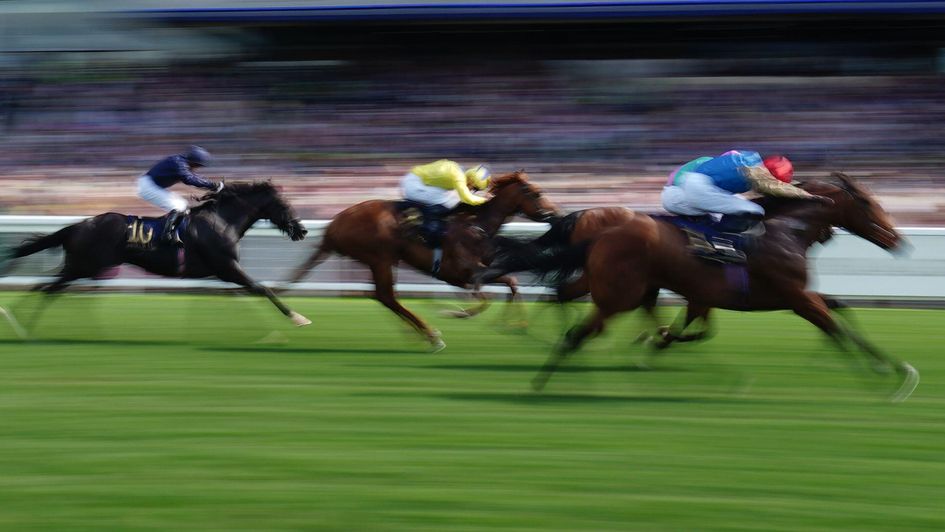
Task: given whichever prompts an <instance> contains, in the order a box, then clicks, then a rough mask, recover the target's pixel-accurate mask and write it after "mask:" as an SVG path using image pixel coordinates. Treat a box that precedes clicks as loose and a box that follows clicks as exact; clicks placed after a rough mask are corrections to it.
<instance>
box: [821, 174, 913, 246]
mask: <svg viewBox="0 0 945 532" xmlns="http://www.w3.org/2000/svg"><path fill="white" fill-rule="evenodd" d="M830 175H831V177H833V178H835V179H837V181H838V183H837V184H832V183H823V182H811V183H809V184H808V186H805V187H804V188H805V190H807V191H808V192H810V193H812V194H819V195H821V196H827V197H829V198H830V199H832V200H833V201H834V205H833V206H832V207H828V208H829V209H831V210H832V211H833V212H834V225H837V226H839V227H842V228H844V229H846V230H847V231H850V232H851V233H853V234H855V235H857V236H859V237H862V238H864V239H866V240H868V241H870V242H872V243H874V244H876V245H877V246H879V247H881V248H883V249H885V250H888V251H894V250H896V249H897V248H899V246H900V245H901V244H902V243H903V242H904V239H903V237H902V235H900V234H899V232H898V231H896V228H895V226H893V222H892V218H891V217H890V216H889V214H888V213H887V212H886V211H885V210H883V208H882V207H881V206H880V205H879V202H877V201H876V198H875V197H874V196H873V194H872V193H871V192H870V191H869V190H867V189H866V187H864V186H863V185H861V184H859V183H857V182H856V180H854V179H853V178H852V177H850V176H848V175H846V174H844V173H841V172H834V173H832V174H830Z"/></svg>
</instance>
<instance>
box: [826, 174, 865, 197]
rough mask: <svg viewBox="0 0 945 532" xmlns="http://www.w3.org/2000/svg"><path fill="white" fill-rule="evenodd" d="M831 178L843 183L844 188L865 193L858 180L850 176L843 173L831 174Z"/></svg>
mask: <svg viewBox="0 0 945 532" xmlns="http://www.w3.org/2000/svg"><path fill="white" fill-rule="evenodd" d="M830 176H831V177H834V178H836V179H839V180H840V182H841V183H843V186H845V187H846V188H848V189H850V190H853V191H856V192H865V191H864V189H863V187H862V186H861V185H860V183H859V182H858V181H857V180H856V179H853V178H852V177H850V176H848V175H847V174H845V173H843V172H833V173H831V174H830Z"/></svg>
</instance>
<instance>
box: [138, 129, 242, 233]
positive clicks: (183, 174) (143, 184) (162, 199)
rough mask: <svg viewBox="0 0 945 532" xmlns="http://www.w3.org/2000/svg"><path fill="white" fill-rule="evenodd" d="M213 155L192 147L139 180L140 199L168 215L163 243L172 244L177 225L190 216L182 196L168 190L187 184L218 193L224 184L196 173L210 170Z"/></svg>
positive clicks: (169, 158)
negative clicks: (199, 170) (186, 214)
mask: <svg viewBox="0 0 945 532" xmlns="http://www.w3.org/2000/svg"><path fill="white" fill-rule="evenodd" d="M211 160H212V159H211V157H210V153H209V152H208V151H207V150H205V149H203V148H201V147H200V146H191V147H190V148H188V149H187V151H186V152H184V153H181V154H177V155H171V156H170V157H165V158H164V159H161V160H160V161H158V163H157V164H155V165H154V166H152V167H151V169H150V170H148V171H147V173H145V174H144V175H142V176H141V177H139V178H138V196H139V197H140V198H141V199H143V200H145V201H147V202H148V203H151V204H152V205H156V206H158V207H160V208H162V209H164V210H166V211H170V212H168V216H167V222H166V223H165V225H164V234H163V235H162V239H163V240H166V241H167V240H171V238H172V235H173V233H174V229H175V228H176V226H177V222H178V221H180V218H181V216H183V214H184V213H185V212H187V200H185V199H184V198H183V197H181V195H180V194H177V193H174V192H171V191H170V190H167V189H168V188H169V187H171V186H173V185H175V184H177V183H184V184H187V185H190V186H192V187H198V188H205V189H207V190H216V191H219V190H220V189H222V188H223V183H222V182H220V183H215V182H213V181H210V180H208V179H204V178H203V177H200V176H199V175H197V174H196V173H194V170H195V169H197V168H200V167H202V166H207V165H209V164H210V162H211Z"/></svg>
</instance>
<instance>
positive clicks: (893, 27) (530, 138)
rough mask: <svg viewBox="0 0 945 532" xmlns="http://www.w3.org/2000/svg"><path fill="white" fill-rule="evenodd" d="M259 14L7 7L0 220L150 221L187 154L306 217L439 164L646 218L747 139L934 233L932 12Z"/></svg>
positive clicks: (430, 9) (546, 6)
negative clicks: (423, 165) (683, 175)
mask: <svg viewBox="0 0 945 532" xmlns="http://www.w3.org/2000/svg"><path fill="white" fill-rule="evenodd" d="M258 5H259V2H242V1H236V0H230V1H207V2H203V3H201V4H200V5H199V6H194V5H193V3H192V2H186V3H185V2H170V1H165V2H147V1H139V2H131V3H128V2H108V1H97V2H74V3H69V2H43V1H35V2H6V3H2V4H0V14H2V15H3V16H2V17H0V18H2V20H3V22H0V24H2V25H3V28H2V29H3V33H2V35H3V37H2V38H0V132H2V136H0V166H2V168H3V181H2V183H3V185H4V186H3V187H2V188H0V211H2V212H4V213H7V214H93V213H98V212H102V211H107V210H119V211H126V212H135V213H150V212H152V211H151V208H150V207H148V206H146V205H145V204H144V203H143V202H141V201H140V200H138V199H136V197H135V189H134V178H135V177H136V176H137V175H139V174H140V173H141V172H143V171H144V170H146V169H147V168H148V167H149V166H150V165H151V164H152V163H154V162H155V161H156V160H157V159H159V158H160V157H162V156H164V155H167V154H169V153H173V152H175V151H177V150H180V149H181V148H182V147H183V146H186V145H188V144H190V143H201V144H203V145H204V146H206V147H207V148H209V149H210V150H211V151H212V152H214V154H215V155H216V156H217V161H218V164H217V165H216V166H214V167H213V168H211V169H209V172H208V174H209V175H211V176H214V177H216V176H225V177H226V178H227V179H252V178H272V179H274V180H275V181H277V182H278V183H279V184H281V185H283V186H284V187H285V189H286V191H287V193H288V194H289V195H290V197H291V198H292V199H293V202H294V204H295V205H296V206H297V207H298V208H299V210H300V211H301V214H302V215H303V216H304V217H306V218H328V217H331V216H332V215H333V214H335V213H336V212H338V211H339V210H340V209H342V208H344V207H346V206H348V205H351V204H352V203H355V202H357V201H360V200H363V199H367V198H374V197H384V198H390V197H395V196H396V195H397V194H398V192H397V189H396V186H397V182H398V178H399V176H400V175H401V174H402V173H404V172H405V171H406V170H407V169H408V168H409V167H410V166H411V165H412V164H415V163H417V162H422V161H425V160H427V159H431V158H438V157H450V158H454V159H457V160H460V161H462V162H476V161H488V162H490V163H491V164H492V165H493V167H494V168H495V169H496V170H497V171H500V172H501V171H505V170H512V169H514V168H518V167H524V168H525V169H527V170H528V171H529V173H530V174H531V175H532V176H533V179H534V180H535V181H536V182H537V183H539V184H541V185H542V186H543V187H544V188H545V189H546V190H547V191H548V192H549V193H550V194H551V196H552V198H553V199H554V200H555V201H556V202H557V203H559V204H560V205H562V206H564V207H565V208H566V209H569V210H570V209H577V208H584V207H591V206H598V205H612V204H623V205H627V206H630V207H633V208H638V209H643V210H657V209H658V208H659V207H658V206H659V202H658V195H659V192H660V188H661V186H662V182H663V180H664V179H665V177H664V176H665V175H666V174H667V173H668V171H669V170H670V169H671V168H674V167H675V166H678V165H679V164H680V163H682V162H684V161H686V160H689V159H691V158H693V157H695V156H699V155H711V154H715V153H719V152H722V151H725V150H727V149H729V148H731V147H733V146H743V147H752V148H754V149H757V150H759V151H762V152H782V153H785V154H788V155H789V156H791V157H792V159H794V161H795V164H796V166H797V167H798V169H799V172H798V175H799V177H800V178H801V179H803V178H804V177H807V176H819V175H824V174H825V173H827V172H829V171H832V170H844V171H846V172H848V173H850V174H852V175H855V176H857V177H860V178H862V179H864V180H865V182H866V183H867V184H868V185H869V186H871V187H872V188H873V189H874V190H875V191H876V192H877V193H878V195H879V196H880V198H881V199H882V201H883V203H884V205H885V206H886V207H887V209H888V210H890V211H891V212H892V213H893V214H894V215H895V216H896V218H897V220H898V222H899V223H900V224H904V225H941V224H943V223H945V196H943V195H942V194H941V193H940V189H941V187H942V186H943V184H945V164H943V163H945V150H943V147H945V132H943V129H942V128H941V127H940V124H941V123H943V121H945V88H943V85H942V72H943V68H945V54H943V53H942V50H943V49H945V32H942V31H941V26H942V21H943V12H945V8H943V6H942V3H941V2H859V1H847V2H830V1H824V2H806V3H801V2H727V3H726V2H705V1H702V2H699V1H688V2H687V1H678V2H665V3H660V4H659V6H661V7H659V9H658V10H656V8H655V7H653V6H654V5H655V4H649V3H643V2H597V3H582V2H570V3H567V2H540V3H539V2H520V3H518V4H515V5H504V4H502V3H498V2H479V3H476V4H475V5H474V4H469V3H458V2H438V3H435V4H430V5H427V6H423V5H417V4H412V5H411V7H404V6H405V4H403V3H400V4H398V3H391V2H374V3H367V4H365V3H360V2H359V3H357V4H354V3H351V5H346V3H345V2H337V1H336V2H304V3H303V2H282V3H281V4H280V7H279V8H257V7H255V6H258Z"/></svg>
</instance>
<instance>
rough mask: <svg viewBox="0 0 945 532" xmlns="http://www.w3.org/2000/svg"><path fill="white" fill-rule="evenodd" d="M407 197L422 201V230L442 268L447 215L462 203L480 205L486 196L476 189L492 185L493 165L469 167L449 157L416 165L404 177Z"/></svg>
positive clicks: (402, 186) (403, 184)
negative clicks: (491, 173) (491, 170)
mask: <svg viewBox="0 0 945 532" xmlns="http://www.w3.org/2000/svg"><path fill="white" fill-rule="evenodd" d="M400 185H401V192H402V194H403V197H404V199H406V200H410V201H413V202H415V203H418V204H419V205H420V210H421V212H422V214H423V223H422V226H421V227H422V233H423V237H424V241H425V242H426V244H427V246H429V247H430V248H432V249H433V250H434V255H433V273H436V272H437V271H438V270H439V263H440V259H441V258H442V245H443V236H444V235H445V234H446V221H445V218H446V217H447V216H448V215H449V213H450V212H452V211H453V209H455V208H456V207H457V206H458V205H459V204H460V203H465V204H467V205H480V204H482V203H484V202H485V201H486V198H484V197H482V196H477V195H476V194H474V193H473V192H472V191H473V190H484V189H485V188H486V187H488V185H489V169H488V168H487V167H486V166H484V165H479V166H476V167H474V168H470V169H468V170H464V169H463V167H462V166H460V165H459V164H457V163H456V162H453V161H450V160H448V159H440V160H438V161H434V162H432V163H428V164H422V165H419V166H415V167H413V168H412V169H411V170H410V171H409V172H407V174H406V175H404V177H403V178H402V179H401V182H400Z"/></svg>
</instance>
